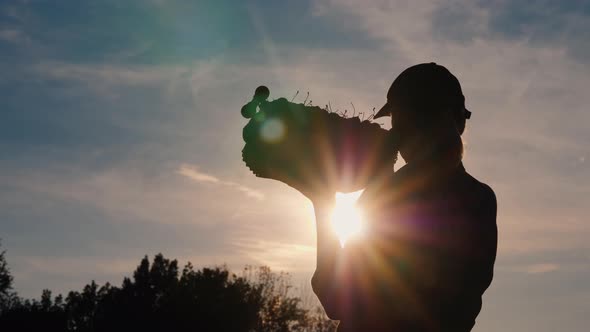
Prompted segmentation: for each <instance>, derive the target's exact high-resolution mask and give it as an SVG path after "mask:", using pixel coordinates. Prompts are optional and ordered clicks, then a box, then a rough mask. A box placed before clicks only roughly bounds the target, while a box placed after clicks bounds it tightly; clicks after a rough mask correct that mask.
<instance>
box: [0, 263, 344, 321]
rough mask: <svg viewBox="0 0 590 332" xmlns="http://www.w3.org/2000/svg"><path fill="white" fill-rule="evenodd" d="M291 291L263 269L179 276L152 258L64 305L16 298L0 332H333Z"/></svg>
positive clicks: (48, 298)
mask: <svg viewBox="0 0 590 332" xmlns="http://www.w3.org/2000/svg"><path fill="white" fill-rule="evenodd" d="M1 258H2V259H3V255H2V256H1ZM0 266H2V265H1V264H0ZM3 266H4V267H5V270H6V271H8V270H7V268H6V264H4V265H3ZM10 280H11V281H12V279H10ZM292 291H293V287H292V286H291V284H290V280H289V277H288V275H287V274H285V273H278V274H277V273H274V272H272V271H271V270H270V269H269V268H268V267H258V268H255V267H246V268H245V269H244V270H243V271H242V273H241V275H236V274H233V273H231V272H230V271H228V269H227V268H226V267H215V268H202V269H200V270H195V268H194V267H193V265H192V264H191V263H190V262H189V263H187V264H186V265H185V266H184V268H183V269H182V271H181V272H180V271H179V268H178V262H177V261H176V260H170V259H167V258H165V257H164V256H163V255H162V254H158V255H156V256H155V257H154V259H153V261H152V262H151V263H150V261H149V259H148V257H147V256H145V257H144V258H143V259H142V260H141V262H140V264H139V265H138V266H137V268H136V269H135V271H134V272H133V277H132V278H124V279H123V283H122V285H121V287H116V286H112V285H111V284H109V283H106V284H105V285H103V286H99V285H98V284H97V283H96V282H94V281H91V282H90V283H89V284H88V285H86V286H85V287H84V288H83V289H82V291H81V292H78V291H71V292H69V293H68V295H67V297H66V298H65V300H64V299H63V297H62V296H61V295H59V296H57V297H55V298H54V299H52V295H51V292H50V291H49V290H44V291H43V294H42V295H41V298H40V300H39V301H37V300H32V301H30V300H22V299H18V300H17V301H16V303H15V304H13V305H12V306H10V307H9V308H8V309H7V310H4V311H3V312H1V313H0V330H5V329H6V330H9V331H12V330H38V331H93V332H94V331H148V332H149V331H175V330H178V331H180V330H182V331H237V332H240V331H245V332H246V331H248V332H249V331H259V332H283V331H284V332H290V331H298V332H307V331H319V332H321V331H334V330H335V324H334V322H331V321H329V320H328V319H327V318H326V317H325V315H324V313H323V311H322V310H321V309H319V308H316V309H315V310H309V309H306V308H303V306H302V304H301V299H300V298H299V297H297V296H295V295H293V294H292V293H293V292H292Z"/></svg>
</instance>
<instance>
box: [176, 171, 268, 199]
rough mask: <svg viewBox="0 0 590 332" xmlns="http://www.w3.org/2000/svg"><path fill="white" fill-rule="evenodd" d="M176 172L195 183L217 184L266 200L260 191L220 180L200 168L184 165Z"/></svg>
mask: <svg viewBox="0 0 590 332" xmlns="http://www.w3.org/2000/svg"><path fill="white" fill-rule="evenodd" d="M176 172H177V173H178V174H180V175H183V176H186V177H188V178H189V179H191V180H193V181H197V182H208V183H215V184H219V185H222V186H227V187H230V188H233V189H235V190H238V191H240V192H242V193H244V194H245V195H246V196H248V197H252V198H255V199H258V200H263V199H264V194H263V193H261V192H260V191H258V190H255V189H252V188H248V187H246V186H243V185H241V184H239V183H236V182H233V181H224V180H220V179H219V178H218V177H216V176H213V175H211V174H207V173H204V172H202V171H200V170H199V168H198V167H197V166H194V165H189V164H182V165H180V167H179V168H178V170H177V171H176Z"/></svg>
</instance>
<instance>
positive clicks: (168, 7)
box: [0, 0, 590, 332]
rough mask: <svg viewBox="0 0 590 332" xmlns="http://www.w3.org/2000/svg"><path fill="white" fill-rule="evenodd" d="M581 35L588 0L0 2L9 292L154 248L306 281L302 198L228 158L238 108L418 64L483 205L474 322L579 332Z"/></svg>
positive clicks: (587, 120) (58, 283)
mask: <svg viewBox="0 0 590 332" xmlns="http://www.w3.org/2000/svg"><path fill="white" fill-rule="evenodd" d="M588 31H590V1H576V0H572V1H542V0H533V1H467V0H456V1H409V0H408V1H389V2H388V1H352V0H348V1H347V0H340V1H333V0H305V1H291V2H286V1H285V2H279V1H272V2H271V1H222V0H217V1H182V0H151V1H147V0H146V1H115V0H103V1H41V0H39V1H17V0H14V1H9V0H7V1H2V2H0V115H1V120H0V238H1V239H2V248H3V249H5V250H6V251H7V260H8V264H9V266H10V268H11V271H12V274H13V276H14V278H15V281H14V285H15V288H16V290H17V291H18V292H19V294H20V295H21V296H24V297H38V296H39V295H40V294H41V290H42V289H44V288H49V289H51V290H53V291H54V293H60V292H61V293H66V292H67V291H68V290H72V289H77V290H79V289H81V288H82V287H83V285H85V284H86V283H88V282H89V281H90V280H96V281H97V282H99V283H104V282H106V281H111V283H114V284H119V283H120V282H121V281H122V277H123V276H124V275H129V274H130V273H131V271H132V270H133V269H134V268H135V267H136V266H137V264H138V263H139V260H140V259H141V258H142V257H143V256H144V255H146V254H148V255H150V256H152V255H154V254H156V253H158V252H162V253H163V254H164V255H165V256H166V257H170V258H177V259H179V261H180V263H181V264H184V263H186V262H187V261H191V262H192V263H193V264H194V265H195V266H212V265H221V264H227V265H228V266H229V267H230V268H232V269H238V270H239V269H240V268H242V267H243V266H245V265H246V264H252V265H268V266H270V267H271V268H272V269H273V270H275V271H287V272H289V273H291V274H292V275H293V278H294V280H296V281H297V282H299V281H302V282H303V283H305V282H306V281H307V280H309V278H310V277H311V274H312V273H313V269H314V266H315V230H314V221H313V217H312V209H311V205H310V203H309V202H308V201H307V199H305V198H304V197H302V196H301V195H300V194H299V193H298V192H296V191H295V190H293V189H291V188H289V187H287V186H286V185H284V184H281V183H278V182H274V181H271V180H265V179H259V178H256V177H255V176H254V175H253V174H251V173H250V172H249V170H248V169H247V168H246V167H245V165H243V163H242V161H241V153H240V151H241V149H242V147H243V141H242V138H241V130H242V127H243V126H244V125H245V124H246V122H245V119H243V118H242V117H241V116H240V114H239V109H240V108H241V106H242V105H243V104H244V103H245V102H247V101H249V100H250V98H251V97H252V94H253V92H254V89H255V88H256V87H257V86H258V85H260V84H265V85H267V86H268V87H269V88H270V90H271V99H273V98H279V97H291V96H293V95H294V94H295V93H296V91H300V96H301V95H304V92H309V94H310V99H312V100H313V103H314V104H316V105H325V104H327V103H328V102H330V103H331V105H332V107H333V108H339V109H345V108H347V107H349V106H348V105H350V103H354V105H355V108H356V109H357V110H367V111H369V110H371V109H372V108H373V107H377V108H378V107H380V106H382V104H383V103H384V102H385V100H386V98H385V96H386V92H387V89H388V88H389V85H390V84H391V82H392V81H393V79H394V78H395V77H396V76H397V75H398V74H399V73H400V72H401V71H402V70H403V69H405V68H407V67H409V66H411V65H413V64H416V63H422V62H431V61H434V62H437V63H439V64H442V65H444V66H446V67H447V68H448V69H449V70H450V71H451V72H453V73H454V74H455V75H456V76H457V77H458V79H459V80H460V82H461V84H462V87H463V92H464V94H465V96H466V106H467V108H468V109H469V110H471V111H472V112H473V115H472V118H471V120H469V121H468V124H467V130H466V133H465V134H464V142H465V144H466V148H465V150H466V153H465V158H464V164H465V167H466V168H467V170H468V172H469V173H471V174H472V175H473V176H475V177H476V178H478V179H479V180H480V181H483V182H485V183H488V184H489V185H490V186H491V187H492V188H493V189H494V190H495V192H496V195H497V198H498V219H497V222H498V229H499V244H498V257H497V262H496V266H495V278H494V281H493V283H492V285H491V287H490V288H489V289H488V291H487V292H486V294H485V295H484V306H483V309H482V313H481V314H480V316H479V317H478V320H477V324H476V328H475V329H474V331H476V332H491V331H499V330H500V331H525V332H526V331H536V332H545V331H547V332H549V331H558V330H564V331H586V330H587V317H588V314H590V285H589V284H588V280H590V244H589V241H588V240H587V239H588V238H589V237H590V225H589V224H588V222H587V215H588V213H589V212H590V210H589V209H590V208H589V203H590V168H589V162H590V161H589V160H588V159H589V158H590V144H589V143H590V130H589V124H590V113H589V112H587V108H588V105H590V93H588V92H589V91H590V90H589V88H588V86H589V85H590V60H589V59H590V38H588ZM301 99H303V98H302V97H301ZM301 102H302V100H301ZM384 122H385V121H384Z"/></svg>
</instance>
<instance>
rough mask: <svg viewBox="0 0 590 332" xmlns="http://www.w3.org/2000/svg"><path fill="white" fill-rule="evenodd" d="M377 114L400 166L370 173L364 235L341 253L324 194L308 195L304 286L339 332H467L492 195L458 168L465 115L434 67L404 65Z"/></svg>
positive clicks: (486, 269) (363, 203) (479, 288)
mask: <svg viewBox="0 0 590 332" xmlns="http://www.w3.org/2000/svg"><path fill="white" fill-rule="evenodd" d="M387 99H388V102H387V104H386V105H385V106H384V107H383V108H382V109H381V110H380V111H379V112H378V113H377V117H379V116H385V115H391V116H392V129H391V134H392V138H393V139H392V142H394V144H395V145H396V146H397V147H398V150H399V152H400V154H401V156H402V157H403V158H404V160H405V161H406V162H407V164H406V165H405V166H404V167H402V168H401V169H400V170H399V171H397V172H395V173H394V174H392V175H388V174H386V175H379V174H377V175H375V176H373V177H372V178H371V179H370V181H369V184H368V186H367V188H366V189H365V192H364V193H363V195H362V196H361V198H360V199H359V205H360V208H361V210H362V211H363V213H364V216H365V222H366V234H365V235H364V236H363V237H362V238H359V239H357V240H356V241H354V242H350V243H347V245H346V246H345V247H344V248H340V246H339V244H338V241H337V240H336V238H335V236H334V234H332V232H331V230H330V229H329V226H328V222H327V219H328V218H327V216H328V215H329V211H330V199H329V197H330V195H331V194H330V193H329V190H328V191H327V192H324V193H313V192H312V193H311V194H310V195H308V197H310V199H312V201H313V203H314V208H315V211H316V223H317V230H318V254H317V257H318V258H317V268H316V272H315V273H314V276H313V278H312V288H313V290H314V292H315V293H316V295H317V296H318V298H319V300H320V302H321V303H322V305H323V307H324V309H325V311H326V313H327V314H328V316H329V317H330V318H332V319H337V320H340V326H339V331H399V332H412V331H423V332H424V331H433V332H434V331H437V332H441V331H453V332H467V331H470V330H471V329H472V327H473V325H474V324H475V318H476V317H477V315H478V314H479V312H480V310H481V307H482V295H483V293H484V291H485V290H486V289H487V288H488V286H489V285H490V283H491V280H492V277H493V266H494V261H495V257H496V247H497V228H496V197H495V195H494V192H493V191H492V189H491V188H490V187H489V186H487V185H485V184H483V183H481V182H479V181H477V180H476V179H475V178H473V177H472V176H470V175H469V174H468V173H467V172H466V171H465V169H464V168H463V164H462V163H461V159H462V153H463V144H462V140H461V134H462V133H463V131H464V129H465V120H466V119H468V118H469V117H470V114H471V113H470V112H469V111H467V110H466V109H465V105H464V102H465V98H464V96H463V94H462V92H461V87H460V85H459V82H458V80H457V79H456V77H455V76H453V75H452V74H451V73H450V72H449V71H448V70H447V69H446V68H444V67H442V66H439V65H437V64H434V63H429V64H420V65H416V66H413V67H410V68H408V69H407V70H405V71H404V72H403V73H402V74H400V75H399V76H398V77H397V78H396V80H395V81H394V83H393V84H392V86H391V88H390V90H389V92H388V95H387Z"/></svg>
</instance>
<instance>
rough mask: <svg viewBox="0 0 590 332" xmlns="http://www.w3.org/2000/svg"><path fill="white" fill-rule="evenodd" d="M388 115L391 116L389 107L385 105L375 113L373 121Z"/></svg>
mask: <svg viewBox="0 0 590 332" xmlns="http://www.w3.org/2000/svg"><path fill="white" fill-rule="evenodd" d="M390 115H391V106H390V105H389V104H387V103H386V104H385V105H383V107H381V109H380V110H379V111H378V112H377V114H375V116H374V117H373V119H378V118H382V117H384V116H390Z"/></svg>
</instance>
